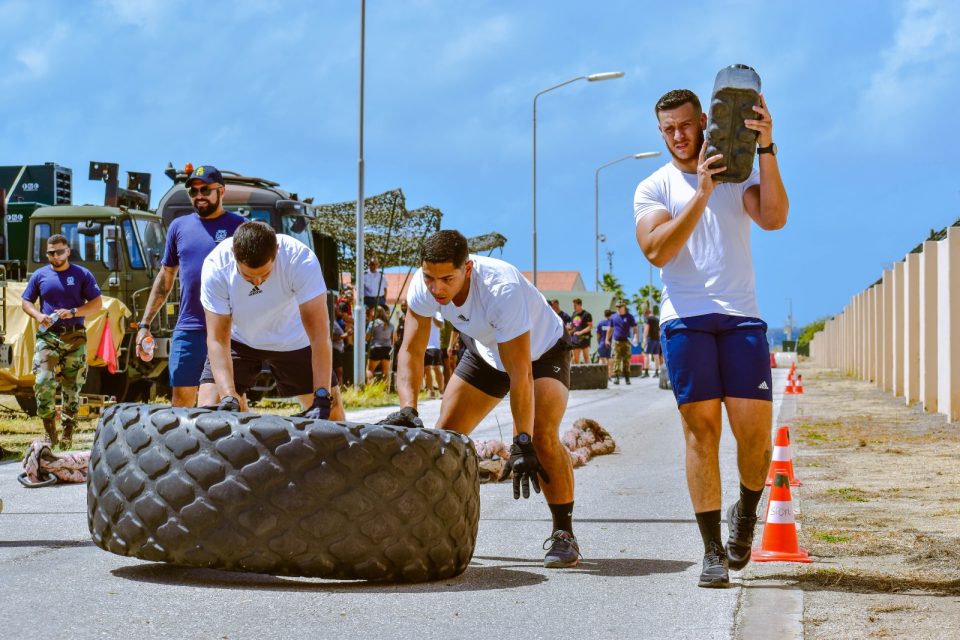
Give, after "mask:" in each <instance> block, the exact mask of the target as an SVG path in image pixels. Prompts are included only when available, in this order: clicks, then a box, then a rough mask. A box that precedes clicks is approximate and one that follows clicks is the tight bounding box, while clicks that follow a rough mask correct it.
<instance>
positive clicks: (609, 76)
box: [587, 71, 623, 82]
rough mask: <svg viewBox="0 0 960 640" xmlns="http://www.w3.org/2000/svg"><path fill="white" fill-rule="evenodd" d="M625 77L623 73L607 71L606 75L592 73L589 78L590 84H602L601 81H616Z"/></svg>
mask: <svg viewBox="0 0 960 640" xmlns="http://www.w3.org/2000/svg"><path fill="white" fill-rule="evenodd" d="M622 77H623V71H605V72H604V73H591V74H590V75H588V76H587V81H588V82H600V81H601V80H616V79H617V78H622Z"/></svg>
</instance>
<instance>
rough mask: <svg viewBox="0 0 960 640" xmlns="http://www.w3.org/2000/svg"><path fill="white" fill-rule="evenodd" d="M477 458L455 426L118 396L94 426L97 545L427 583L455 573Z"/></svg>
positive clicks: (472, 521) (219, 563)
mask: <svg viewBox="0 0 960 640" xmlns="http://www.w3.org/2000/svg"><path fill="white" fill-rule="evenodd" d="M477 462H478V461H477V454H476V451H475V450H474V447H473V444H472V443H471V442H470V440H469V439H468V438H467V437H466V436H462V435H459V434H456V433H453V432H450V431H438V430H433V429H407V428H403V427H394V426H386V425H363V424H353V423H337V422H330V421H328V420H308V419H304V418H282V417H277V416H268V415H257V414H252V413H228V412H220V411H209V410H205V409H184V408H170V407H164V406H153V405H140V404H119V405H115V406H114V407H111V408H110V409H109V410H108V411H107V412H106V413H104V415H103V417H102V418H101V420H100V423H99V424H98V425H97V432H96V436H95V437H94V442H93V450H92V452H91V456H90V469H89V476H88V481H87V520H88V525H89V527H90V534H91V536H92V537H93V541H94V543H96V544H97V546H99V547H100V548H102V549H105V550H107V551H111V552H113V553H116V554H119V555H124V556H133V557H136V558H142V559H144V560H155V561H163V562H170V563H174V564H178V565H186V566H193V567H209V568H214V569H226V570H231V571H250V572H256V573H269V574H274V575H297V576H316V577H323V578H340V579H364V580H384V581H393V582H422V581H427V580H440V579H444V578H449V577H452V576H456V575H459V574H460V573H462V572H463V571H464V570H465V569H466V567H467V565H468V564H469V562H470V559H471V557H472V556H473V549H474V545H475V543H476V539H477V525H478V522H479V519H480V484H479V474H478V465H477Z"/></svg>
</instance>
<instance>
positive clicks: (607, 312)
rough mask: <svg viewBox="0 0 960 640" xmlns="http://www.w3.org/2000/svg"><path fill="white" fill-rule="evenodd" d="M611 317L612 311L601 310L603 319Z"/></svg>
mask: <svg viewBox="0 0 960 640" xmlns="http://www.w3.org/2000/svg"><path fill="white" fill-rule="evenodd" d="M612 315H613V309H604V310H603V317H604V318H609V317H610V316H612Z"/></svg>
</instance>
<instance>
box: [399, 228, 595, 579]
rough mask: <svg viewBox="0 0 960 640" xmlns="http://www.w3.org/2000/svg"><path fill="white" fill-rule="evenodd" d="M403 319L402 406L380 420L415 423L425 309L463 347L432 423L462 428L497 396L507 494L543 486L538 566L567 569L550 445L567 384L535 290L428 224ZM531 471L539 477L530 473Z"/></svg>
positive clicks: (428, 321)
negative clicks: (547, 525) (507, 439)
mask: <svg viewBox="0 0 960 640" xmlns="http://www.w3.org/2000/svg"><path fill="white" fill-rule="evenodd" d="M407 306H408V310H407V319H406V323H405V329H404V333H403V344H402V345H401V347H400V364H399V365H398V367H397V377H398V382H397V392H398V394H399V396H400V406H401V407H402V409H401V410H400V411H398V412H396V413H393V414H391V415H390V416H388V417H387V418H386V419H385V420H384V422H386V423H388V424H399V425H401V426H418V425H421V426H422V424H423V423H422V422H420V419H419V418H418V417H417V392H418V390H419V388H420V383H421V381H422V380H423V356H424V352H425V350H426V347H427V343H428V340H429V337H430V328H431V326H432V325H433V318H434V315H435V314H436V313H437V312H438V311H439V312H440V314H441V316H442V317H443V319H445V320H448V321H449V322H450V323H451V324H452V325H453V327H454V328H455V329H456V330H457V331H459V332H460V339H461V340H463V341H465V343H466V345H467V349H466V351H465V352H464V355H463V358H462V359H461V360H460V363H459V364H458V365H457V368H456V371H455V372H454V374H455V375H453V376H451V377H450V381H449V383H448V384H447V388H446V391H445V392H444V394H443V401H442V403H441V405H440V418H439V420H438V421H437V427H438V428H443V429H450V430H453V431H458V432H460V433H464V434H469V433H470V432H471V431H473V429H474V428H475V427H476V426H477V425H478V424H479V423H480V421H481V420H482V419H483V418H484V416H486V415H487V414H488V413H490V411H491V410H493V408H494V407H496V406H497V404H499V403H500V401H501V400H502V399H503V397H504V396H506V395H507V393H508V392H509V393H510V409H511V411H512V412H513V425H514V426H513V429H514V434H515V437H514V439H513V446H512V447H511V448H510V466H511V468H512V471H513V497H514V498H517V499H519V498H520V495H521V489H522V494H523V497H524V498H528V497H529V496H530V484H531V483H532V484H533V488H534V491H536V492H538V493H539V492H540V482H541V481H542V482H543V492H544V494H545V495H546V498H547V503H548V505H549V507H550V511H551V513H552V515H553V529H552V531H553V534H552V535H551V536H550V538H549V539H548V542H550V543H551V546H550V550H549V551H548V552H547V555H546V557H545V558H544V565H545V566H547V567H552V568H561V567H572V566H576V565H577V564H578V563H579V560H580V549H579V547H578V545H577V539H576V538H575V537H574V535H573V468H572V467H571V465H570V455H569V453H568V452H567V450H566V448H564V446H563V445H562V444H561V443H560V437H559V429H560V420H561V419H562V418H563V414H564V411H566V407H567V396H568V393H569V391H568V390H569V386H570V358H569V356H568V350H569V347H570V343H569V339H568V337H567V335H566V333H565V331H564V328H563V323H562V321H561V320H560V318H559V317H558V316H557V314H556V313H554V312H553V310H552V309H551V308H550V306H549V305H548V304H547V301H546V299H545V298H544V297H543V294H541V293H540V292H539V291H538V290H537V289H536V287H534V286H533V285H532V284H530V282H529V281H528V280H527V279H526V278H524V277H523V275H522V274H521V273H520V271H518V270H517V268H516V267H514V266H513V265H511V264H508V263H506V262H504V261H502V260H497V259H495V258H486V257H481V256H475V255H469V253H468V250H467V240H466V238H464V237H463V235H462V234H461V233H459V232H458V231H453V230H444V231H438V232H437V233H435V234H433V235H432V236H430V237H429V238H427V240H426V241H425V242H424V243H423V259H422V262H421V267H420V269H418V270H417V272H416V274H414V276H413V278H412V279H411V281H410V288H409V289H408V290H407ZM538 476H539V478H538Z"/></svg>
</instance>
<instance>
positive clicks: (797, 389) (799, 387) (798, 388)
mask: <svg viewBox="0 0 960 640" xmlns="http://www.w3.org/2000/svg"><path fill="white" fill-rule="evenodd" d="M793 392H794V393H795V394H797V395H803V376H797V381H796V382H795V383H794V385H793Z"/></svg>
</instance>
